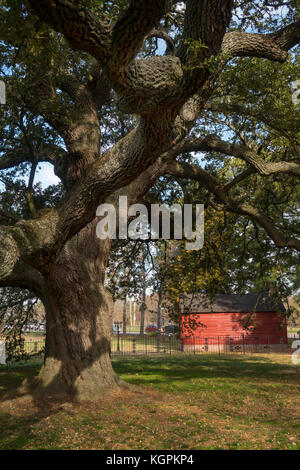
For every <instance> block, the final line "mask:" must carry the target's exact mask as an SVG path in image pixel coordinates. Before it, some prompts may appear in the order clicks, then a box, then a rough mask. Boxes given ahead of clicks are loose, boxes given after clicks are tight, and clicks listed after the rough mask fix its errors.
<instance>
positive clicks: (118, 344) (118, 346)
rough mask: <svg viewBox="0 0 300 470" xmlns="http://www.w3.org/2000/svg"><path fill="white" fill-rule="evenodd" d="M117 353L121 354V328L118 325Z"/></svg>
mask: <svg viewBox="0 0 300 470" xmlns="http://www.w3.org/2000/svg"><path fill="white" fill-rule="evenodd" d="M117 352H120V327H119V325H118V339H117Z"/></svg>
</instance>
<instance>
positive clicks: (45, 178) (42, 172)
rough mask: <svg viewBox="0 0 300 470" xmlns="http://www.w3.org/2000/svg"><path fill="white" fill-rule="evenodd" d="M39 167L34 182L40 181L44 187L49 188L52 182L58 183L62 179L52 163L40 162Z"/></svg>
mask: <svg viewBox="0 0 300 470" xmlns="http://www.w3.org/2000/svg"><path fill="white" fill-rule="evenodd" d="M39 168H41V169H38V170H37V172H36V175H35V179H34V182H35V183H38V182H40V183H41V184H42V187H43V188H47V186H50V185H51V184H58V183H59V182H60V179H59V178H57V176H56V175H55V174H54V171H53V166H52V165H51V164H50V163H39Z"/></svg>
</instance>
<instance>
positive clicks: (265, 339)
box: [6, 334, 299, 362]
mask: <svg viewBox="0 0 300 470" xmlns="http://www.w3.org/2000/svg"><path fill="white" fill-rule="evenodd" d="M294 339H299V336H298V335H297V337H295V338H294ZM290 344H291V342H290V341H287V338H286V337H284V336H280V335H276V336H268V335H257V336H255V335H251V336H246V335H244V336H243V335H240V336H206V337H205V336H191V337H189V338H179V337H177V336H171V335H170V336H168V335H162V334H159V335H153V336H152V335H146V334H144V335H138V334H126V335H123V334H115V335H113V336H112V339H111V355H113V356H117V355H156V354H162V355H163V354H180V353H187V354H201V353H213V354H216V353H217V354H220V355H221V354H230V353H232V354H234V353H242V354H243V353H244V354H246V353H266V352H280V353H283V352H288V351H289V352H290ZM44 352H45V341H44V340H37V341H36V340H26V341H24V342H23V343H21V344H15V345H14V344H12V343H8V344H7V346H6V361H7V362H9V361H18V360H27V359H33V358H39V357H40V358H42V357H43V356H44Z"/></svg>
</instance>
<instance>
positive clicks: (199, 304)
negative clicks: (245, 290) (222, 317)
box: [179, 292, 285, 313]
mask: <svg viewBox="0 0 300 470" xmlns="http://www.w3.org/2000/svg"><path fill="white" fill-rule="evenodd" d="M179 311H180V312H181V313H226V312H228V313H230V312H231V313H238V312H240V313H250V312H285V308H284V306H283V303H282V302H281V300H279V301H278V299H276V298H275V297H274V296H271V295H269V294H268V293H267V292H263V293H260V294H244V295H240V294H217V295H215V296H214V297H213V298H212V299H211V298H210V297H209V296H208V295H206V294H183V295H182V296H181V297H180V301H179Z"/></svg>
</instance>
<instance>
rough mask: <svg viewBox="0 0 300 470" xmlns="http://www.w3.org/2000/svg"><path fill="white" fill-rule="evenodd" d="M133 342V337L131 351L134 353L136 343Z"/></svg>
mask: <svg viewBox="0 0 300 470" xmlns="http://www.w3.org/2000/svg"><path fill="white" fill-rule="evenodd" d="M135 342H136V339H135V338H133V340H132V352H133V354H135V353H136V343H135Z"/></svg>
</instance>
